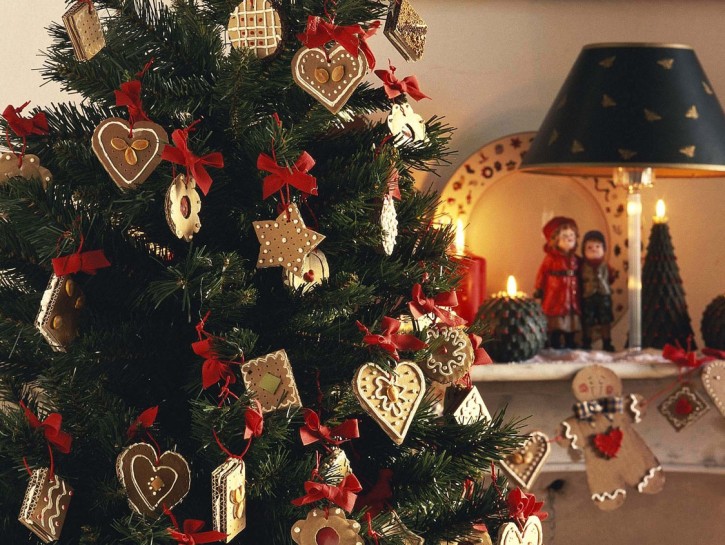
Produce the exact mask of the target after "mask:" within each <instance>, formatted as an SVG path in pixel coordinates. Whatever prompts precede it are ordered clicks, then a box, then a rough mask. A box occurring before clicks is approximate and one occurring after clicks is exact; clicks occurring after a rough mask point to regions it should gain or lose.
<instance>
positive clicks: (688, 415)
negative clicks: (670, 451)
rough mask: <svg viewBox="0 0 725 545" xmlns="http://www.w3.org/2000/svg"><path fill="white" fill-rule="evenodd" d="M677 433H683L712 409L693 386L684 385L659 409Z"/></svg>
mask: <svg viewBox="0 0 725 545" xmlns="http://www.w3.org/2000/svg"><path fill="white" fill-rule="evenodd" d="M657 408H658V409H659V411H660V412H661V413H662V415H663V416H664V417H665V418H666V419H667V421H668V422H669V423H670V425H671V426H672V427H673V428H675V431H682V430H683V429H685V428H686V427H687V426H689V425H690V424H692V423H693V422H695V421H696V420H698V419H699V418H700V417H701V416H702V415H703V414H705V413H706V412H707V411H708V410H709V409H710V407H708V406H707V403H706V402H705V400H704V399H702V397H701V396H700V394H698V393H697V391H696V390H695V389H694V388H693V387H692V385H691V384H683V385H681V386H680V387H679V388H677V389H676V390H675V391H674V392H672V393H671V394H670V395H669V396H667V398H665V400H664V401H663V402H662V403H660V404H659V407H657Z"/></svg>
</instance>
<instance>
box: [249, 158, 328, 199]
mask: <svg viewBox="0 0 725 545" xmlns="http://www.w3.org/2000/svg"><path fill="white" fill-rule="evenodd" d="M313 166H315V160H314V159H313V158H312V156H311V155H310V154H309V153H307V152H306V151H303V152H302V154H301V155H300V156H299V157H298V158H297V161H295V164H294V165H292V166H291V167H288V166H281V165H278V164H277V162H276V161H275V160H274V159H273V158H272V157H270V156H269V155H267V154H266V153H260V154H259V157H257V168H258V169H259V170H264V171H266V172H269V173H270V174H269V175H268V176H266V177H265V178H264V185H263V187H262V198H264V199H266V198H267V197H269V196H270V195H273V194H274V193H276V192H277V191H280V190H281V189H282V188H283V187H288V186H292V187H295V188H297V189H299V190H300V191H301V192H302V193H305V194H306V195H317V179H316V178H315V177H314V176H312V175H311V174H308V173H307V171H309V170H310V169H311V168H312V167H313Z"/></svg>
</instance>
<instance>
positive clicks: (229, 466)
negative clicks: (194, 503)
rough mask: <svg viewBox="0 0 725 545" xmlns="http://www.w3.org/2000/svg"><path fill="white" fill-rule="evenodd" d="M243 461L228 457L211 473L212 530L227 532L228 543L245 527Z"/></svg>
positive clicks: (244, 473)
mask: <svg viewBox="0 0 725 545" xmlns="http://www.w3.org/2000/svg"><path fill="white" fill-rule="evenodd" d="M245 477H246V472H245V468H244V461H243V460H239V459H237V458H229V459H228V460H227V461H226V462H224V463H223V464H222V465H220V466H219V467H218V468H216V469H215V470H214V472H213V473H212V474H211V500H212V521H213V524H214V530H216V531H217V532H224V533H225V534H227V539H226V542H227V543H229V542H230V541H231V540H232V539H234V538H235V537H236V536H237V535H238V534H239V532H241V531H242V530H244V528H246V527H247V495H246V490H245Z"/></svg>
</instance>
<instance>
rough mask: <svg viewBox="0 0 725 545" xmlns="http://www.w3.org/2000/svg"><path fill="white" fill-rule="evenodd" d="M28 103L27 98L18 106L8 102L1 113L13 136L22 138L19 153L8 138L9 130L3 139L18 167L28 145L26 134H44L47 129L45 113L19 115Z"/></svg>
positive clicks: (20, 165)
mask: <svg viewBox="0 0 725 545" xmlns="http://www.w3.org/2000/svg"><path fill="white" fill-rule="evenodd" d="M28 104H30V101H29V100H28V101H27V102H25V103H24V104H23V105H22V106H19V107H18V108H16V107H14V106H13V105H12V104H8V105H7V106H6V107H5V110H4V111H3V114H2V115H3V119H5V121H7V123H8V126H9V127H10V130H12V132H13V133H15V136H17V137H18V138H20V139H22V142H23V146H22V148H21V150H20V153H19V154H18V153H16V152H15V146H13V143H12V140H11V139H10V132H9V131H6V132H5V141H6V142H7V145H8V149H9V150H10V151H11V152H12V153H13V155H15V156H16V157H17V158H18V168H21V167H22V166H23V157H25V150H26V149H27V147H28V136H30V135H39V136H44V135H46V134H48V131H49V128H48V119H47V118H46V117H45V113H43V112H36V113H35V114H33V116H32V117H23V116H21V115H20V113H21V112H22V111H23V110H24V109H25V107H26V106H27V105H28Z"/></svg>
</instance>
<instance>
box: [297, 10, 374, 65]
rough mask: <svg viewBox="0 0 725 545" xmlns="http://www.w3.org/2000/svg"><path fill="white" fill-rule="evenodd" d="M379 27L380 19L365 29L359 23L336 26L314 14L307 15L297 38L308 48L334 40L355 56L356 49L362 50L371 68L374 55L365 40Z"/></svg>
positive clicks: (320, 45)
mask: <svg viewBox="0 0 725 545" xmlns="http://www.w3.org/2000/svg"><path fill="white" fill-rule="evenodd" d="M379 27H380V21H375V22H374V23H373V24H372V25H370V27H369V28H368V29H367V30H365V29H363V28H362V27H361V26H360V25H348V26H338V25H336V24H334V23H333V22H327V21H324V20H323V19H322V18H321V17H318V16H316V15H310V16H308V17H307V28H306V29H305V31H304V32H302V33H300V34H298V35H297V39H298V40H299V41H301V42H302V43H303V44H304V45H306V46H307V47H309V48H313V47H322V46H324V45H325V44H326V43H327V42H331V41H335V42H337V43H338V44H340V45H341V46H342V47H344V48H345V51H347V52H348V53H350V55H354V56H355V57H357V54H358V51H362V52H363V55H365V58H366V59H367V61H368V66H369V67H370V70H372V69H373V68H375V55H373V52H372V50H371V49H370V46H369V45H368V44H367V41H366V40H367V39H368V38H370V37H371V36H372V35H373V34H375V33H376V32H377V30H378V28H379Z"/></svg>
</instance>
